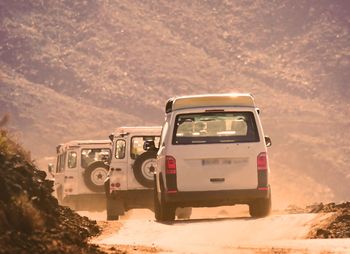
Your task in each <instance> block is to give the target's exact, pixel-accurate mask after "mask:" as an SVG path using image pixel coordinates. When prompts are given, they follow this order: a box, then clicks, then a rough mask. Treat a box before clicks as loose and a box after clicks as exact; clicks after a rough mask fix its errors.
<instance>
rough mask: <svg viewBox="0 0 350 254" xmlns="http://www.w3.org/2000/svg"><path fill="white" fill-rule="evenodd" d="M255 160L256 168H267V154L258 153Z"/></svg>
mask: <svg viewBox="0 0 350 254" xmlns="http://www.w3.org/2000/svg"><path fill="white" fill-rule="evenodd" d="M256 162H257V167H258V170H267V154H266V153H265V152H262V153H260V154H259V155H258V157H257V159H256Z"/></svg>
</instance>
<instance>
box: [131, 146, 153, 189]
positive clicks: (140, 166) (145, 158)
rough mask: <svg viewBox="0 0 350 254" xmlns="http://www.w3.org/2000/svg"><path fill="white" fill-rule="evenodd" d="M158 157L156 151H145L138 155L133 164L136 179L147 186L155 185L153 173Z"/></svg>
mask: <svg viewBox="0 0 350 254" xmlns="http://www.w3.org/2000/svg"><path fill="white" fill-rule="evenodd" d="M156 158H157V153H156V152H154V151H148V152H145V153H143V154H141V155H140V156H139V157H137V159H136V161H135V163H134V166H133V171H134V175H135V178H136V180H137V181H138V182H139V183H140V184H141V185H143V186H145V187H147V188H152V187H153V173H154V170H155V166H156Z"/></svg>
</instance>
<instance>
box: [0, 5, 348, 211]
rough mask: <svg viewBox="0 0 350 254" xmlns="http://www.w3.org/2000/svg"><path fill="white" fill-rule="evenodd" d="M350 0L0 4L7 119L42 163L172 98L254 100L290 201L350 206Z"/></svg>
mask: <svg viewBox="0 0 350 254" xmlns="http://www.w3.org/2000/svg"><path fill="white" fill-rule="evenodd" d="M349 14H350V6H349V3H348V2H347V1H342V0H336V1H326V0H324V1H307V0H301V1H297V2H295V1H292V0H290V1H283V2H280V1H263V0H252V1H190V2H183V1H172V2H168V1H161V0H157V1H138V2H130V1H107V0H104V1H98V2H96V1H92V0H79V1H74V2H71V1H64V0H60V1H53V0H52V1H49V0H48V1H23V0H14V1H13V0H4V1H1V2H0V22H1V23H0V45H1V48H0V76H1V79H0V114H3V113H5V112H9V113H10V114H11V127H12V128H14V129H16V130H17V131H18V133H19V134H18V135H21V136H22V138H23V140H24V145H25V146H26V147H28V148H30V150H32V151H33V154H34V156H35V157H36V158H38V157H41V156H48V155H52V154H53V153H54V147H55V146H56V144H58V143H61V142H64V141H68V140H70V139H84V138H105V137H106V136H107V135H108V134H109V133H110V132H111V131H112V130H113V129H115V128H116V127H118V126H120V125H144V124H161V123H162V119H163V107H164V102H165V101H166V99H167V98H168V97H172V96H175V95H183V94H198V93H211V92H231V91H238V92H247V91H248V92H252V93H253V94H254V95H255V97H256V101H257V104H258V105H259V106H260V107H261V108H262V121H263V124H264V126H265V132H266V133H267V134H269V135H270V136H271V137H272V139H273V147H272V148H271V150H270V159H271V168H272V169H273V171H272V172H273V175H272V182H273V186H274V193H275V197H276V200H278V203H281V204H283V203H296V202H314V201H315V199H317V200H347V199H349V198H350V193H349V190H348V188H347V185H348V184H347V183H348V181H349V179H350V175H349V173H348V171H347V165H348V164H349V163H350V158H349V157H348V154H349V152H350V148H349V147H350V143H349V142H350V134H349V133H348V132H346V131H344V130H347V129H349V127H350V120H349V119H348V118H347V115H348V114H349V113H350V112H349V110H350V107H349V102H350V101H349V95H350V94H349V91H350V90H349V89H348V80H349V78H350V73H349V72H348V71H347V70H348V69H349V63H350V44H349V41H350V33H349V28H350V18H349V17H350V15H349Z"/></svg>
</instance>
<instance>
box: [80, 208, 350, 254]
mask: <svg viewBox="0 0 350 254" xmlns="http://www.w3.org/2000/svg"><path fill="white" fill-rule="evenodd" d="M79 213H80V214H81V215H86V216H88V217H90V218H92V219H95V220H98V221H99V224H100V225H101V226H102V227H103V228H104V230H103V233H102V235H100V236H99V237H97V238H94V239H92V240H91V242H92V243H94V244H99V245H100V246H102V247H103V248H104V249H105V250H109V252H110V253H116V250H117V249H119V250H123V251H125V252H127V253H303V254H308V253H322V254H326V253H350V239H305V237H306V235H307V234H308V232H309V230H310V228H312V227H313V226H315V225H317V224H319V223H322V222H324V221H325V220H327V218H329V217H330V216H331V215H332V214H331V213H329V214H282V213H280V212H274V213H273V214H272V215H271V216H269V217H267V218H262V219H252V218H250V217H249V215H248V213H247V208H246V207H245V206H238V207H235V208H234V209H233V208H227V207H219V208H210V209H209V208H200V209H194V211H193V216H192V218H191V220H178V221H175V222H173V223H158V222H156V221H155V220H154V217H153V214H152V212H150V211H148V210H143V209H140V210H133V211H131V212H129V213H128V214H127V215H126V216H125V217H123V218H121V220H120V221H115V222H106V221H105V218H106V217H105V215H106V214H105V213H89V212H79Z"/></svg>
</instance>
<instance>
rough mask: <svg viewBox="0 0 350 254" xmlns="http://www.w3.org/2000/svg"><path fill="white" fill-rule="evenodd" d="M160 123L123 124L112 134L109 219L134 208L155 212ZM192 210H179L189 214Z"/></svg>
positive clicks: (106, 182) (108, 178) (185, 214)
mask: <svg viewBox="0 0 350 254" xmlns="http://www.w3.org/2000/svg"><path fill="white" fill-rule="evenodd" d="M160 133H161V126H154V127H120V128H118V129H117V130H116V131H115V133H114V134H112V135H110V139H111V140H112V141H113V149H112V157H111V162H110V168H109V171H108V176H107V178H106V180H105V193H106V200H107V220H118V219H119V216H120V215H123V214H124V213H125V212H126V211H128V210H130V209H133V208H148V209H151V210H152V211H153V207H154V204H153V201H154V200H153V188H154V171H155V166H156V157H157V152H158V146H159V139H160ZM190 214H191V209H181V210H180V209H179V211H178V212H177V216H178V217H183V218H185V217H189V216H190Z"/></svg>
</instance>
